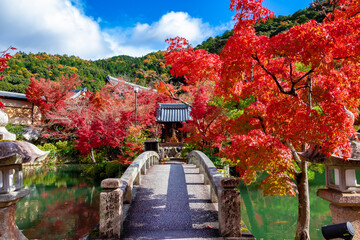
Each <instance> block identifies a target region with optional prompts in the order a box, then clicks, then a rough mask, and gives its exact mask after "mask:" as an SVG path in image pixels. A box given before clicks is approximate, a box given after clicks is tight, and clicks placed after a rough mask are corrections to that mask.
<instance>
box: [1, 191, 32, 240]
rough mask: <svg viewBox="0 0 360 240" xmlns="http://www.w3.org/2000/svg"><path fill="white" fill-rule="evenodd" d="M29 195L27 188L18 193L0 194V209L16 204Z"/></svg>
mask: <svg viewBox="0 0 360 240" xmlns="http://www.w3.org/2000/svg"><path fill="white" fill-rule="evenodd" d="M29 194H30V189H28V188H23V189H20V190H18V191H14V192H9V193H5V194H0V209H1V208H5V207H7V206H10V205H13V204H15V203H17V202H18V201H20V200H21V199H23V198H24V197H25V196H27V195H29ZM0 219H1V218H0ZM0 240H1V239H0Z"/></svg>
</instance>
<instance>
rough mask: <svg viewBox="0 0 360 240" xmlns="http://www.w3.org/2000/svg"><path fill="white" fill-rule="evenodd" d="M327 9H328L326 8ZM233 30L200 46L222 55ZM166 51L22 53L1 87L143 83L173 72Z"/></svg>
mask: <svg viewBox="0 0 360 240" xmlns="http://www.w3.org/2000/svg"><path fill="white" fill-rule="evenodd" d="M325 10H326V8H325ZM325 10H324V9H322V8H321V7H320V6H311V7H309V8H307V9H305V10H299V11H297V12H295V13H294V14H292V15H289V16H278V17H275V18H272V19H269V20H268V21H266V22H264V23H261V24H257V25H256V26H255V30H256V32H257V34H259V35H267V36H270V37H271V36H275V35H277V34H279V33H281V32H283V31H286V30H288V29H290V28H291V27H292V26H294V25H297V24H301V23H304V22H306V21H308V20H309V19H315V20H317V21H321V20H322V19H323V18H324V16H325V15H324V12H325ZM232 34H233V31H232V30H231V31H226V32H225V33H224V34H223V35H222V36H217V37H215V38H209V39H208V40H206V41H204V42H203V43H202V44H200V45H198V46H197V47H196V49H205V50H207V51H208V52H210V53H216V54H220V52H221V50H222V49H223V47H224V46H225V44H226V42H227V40H228V39H229V37H230V36H232ZM163 63H164V52H161V51H159V52H156V53H150V54H148V55H146V56H144V57H130V56H115V57H112V58H108V59H102V60H96V61H87V60H83V59H81V58H79V57H75V56H67V55H50V54H46V53H38V54H33V53H30V54H26V53H23V52H18V53H17V54H15V56H14V57H13V58H12V59H10V61H9V62H8V65H9V68H7V69H6V70H5V71H4V73H3V75H4V79H3V80H1V81H0V90H3V91H11V92H25V89H26V88H27V86H28V84H29V83H30V80H29V79H30V77H35V78H46V79H51V80H56V79H57V78H59V77H60V76H61V75H72V74H77V75H79V77H80V79H82V80H83V81H84V83H83V86H82V87H87V88H88V90H90V91H97V90H99V89H100V88H101V87H102V86H103V85H104V83H105V82H104V78H105V76H106V75H107V74H109V75H111V76H113V77H123V78H124V79H125V80H127V81H129V82H134V83H137V84H140V85H143V86H147V85H149V84H150V83H151V78H149V77H147V76H146V75H147V74H148V73H151V72H153V71H155V72H157V73H159V74H169V73H168V72H169V68H165V67H164V65H163Z"/></svg>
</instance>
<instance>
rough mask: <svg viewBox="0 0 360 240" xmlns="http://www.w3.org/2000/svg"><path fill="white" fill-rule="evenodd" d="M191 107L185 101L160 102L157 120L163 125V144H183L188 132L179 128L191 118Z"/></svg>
mask: <svg viewBox="0 0 360 240" xmlns="http://www.w3.org/2000/svg"><path fill="white" fill-rule="evenodd" d="M190 109H191V108H190V106H188V105H186V104H183V103H159V106H158V108H157V114H156V121H157V122H158V123H160V124H162V125H163V131H162V135H161V142H162V144H163V143H165V144H171V145H176V144H179V145H183V143H184V139H185V137H186V134H185V133H184V132H182V131H180V130H179V129H180V128H182V127H183V124H182V123H183V122H186V121H188V120H189V119H190V118H191V116H190Z"/></svg>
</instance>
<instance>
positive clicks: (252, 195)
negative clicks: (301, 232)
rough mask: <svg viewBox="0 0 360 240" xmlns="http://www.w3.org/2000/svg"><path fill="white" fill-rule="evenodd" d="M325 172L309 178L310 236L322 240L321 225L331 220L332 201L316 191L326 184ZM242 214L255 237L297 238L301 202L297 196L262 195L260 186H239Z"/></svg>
mask: <svg viewBox="0 0 360 240" xmlns="http://www.w3.org/2000/svg"><path fill="white" fill-rule="evenodd" d="M324 175H325V174H318V173H317V174H316V177H315V179H313V180H311V181H309V187H310V188H309V191H310V211H311V212H310V216H311V217H310V236H311V239H312V240H321V239H323V238H322V234H321V226H323V225H327V224H330V223H331V215H330V209H329V202H327V201H325V200H323V199H322V198H320V197H318V196H316V191H317V189H319V188H323V187H324V186H325V176H324ZM240 192H241V199H242V205H241V216H242V218H243V220H244V222H245V224H246V226H247V227H248V228H249V230H250V231H251V233H252V234H253V235H254V236H255V237H256V239H264V240H283V239H294V237H295V232H296V223H297V211H298V207H297V204H298V201H297V199H296V198H295V197H289V196H269V197H263V195H262V192H261V190H259V187H258V185H256V184H254V185H252V186H247V187H246V186H244V185H241V187H240Z"/></svg>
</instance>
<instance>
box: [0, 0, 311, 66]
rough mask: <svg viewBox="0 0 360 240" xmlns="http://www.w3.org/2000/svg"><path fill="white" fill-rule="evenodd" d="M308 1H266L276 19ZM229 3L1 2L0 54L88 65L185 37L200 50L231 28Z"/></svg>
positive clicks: (118, 0) (155, 0) (160, 47)
mask: <svg viewBox="0 0 360 240" xmlns="http://www.w3.org/2000/svg"><path fill="white" fill-rule="evenodd" d="M310 2H311V1H310V0H302V1H288V0H287V1H285V0H264V5H265V6H266V7H268V8H269V9H270V10H272V11H274V12H275V14H276V15H277V16H278V15H289V14H292V13H294V12H296V11H297V10H299V9H304V8H306V7H308V6H309V4H310ZM229 4H230V0H229V1H228V0H225V1H221V0H206V1H205V0H192V1H190V0H183V1H162V0H153V1H149V0H138V1H129V0H101V1H100V0H31V1H30V0H0V9H1V10H2V14H0V29H1V35H0V50H2V49H6V48H7V47H8V46H10V45H11V46H14V47H16V48H18V50H20V51H24V52H32V53H37V52H47V53H51V54H68V55H75V56H79V57H81V58H84V59H92V60H95V59H100V58H107V57H111V56H115V55H121V54H124V55H130V56H143V55H145V54H147V53H149V52H152V51H158V50H164V49H165V48H166V44H165V42H164V40H165V39H166V38H169V37H175V36H183V37H186V38H187V39H188V40H190V42H191V44H192V45H194V46H195V45H197V44H199V43H201V42H202V41H204V40H206V39H207V38H209V37H215V36H217V35H221V34H222V33H223V32H224V31H225V30H229V29H231V28H232V26H233V22H232V16H233V15H234V12H231V11H230V10H229Z"/></svg>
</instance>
